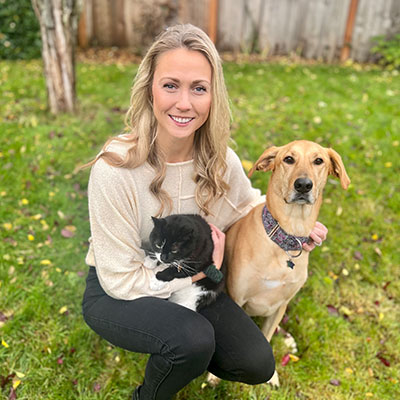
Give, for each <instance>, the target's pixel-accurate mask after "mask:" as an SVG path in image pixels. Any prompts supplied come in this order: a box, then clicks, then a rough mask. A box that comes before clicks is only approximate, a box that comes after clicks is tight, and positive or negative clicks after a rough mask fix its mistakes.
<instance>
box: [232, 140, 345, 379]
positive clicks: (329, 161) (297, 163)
mask: <svg viewBox="0 0 400 400" xmlns="http://www.w3.org/2000/svg"><path fill="white" fill-rule="evenodd" d="M255 170H257V171H272V176H271V179H270V181H269V184H268V190H267V196H266V207H267V209H268V210H269V212H270V214H268V213H267V211H265V209H264V204H261V205H259V206H257V207H255V208H254V209H253V210H252V211H251V212H250V213H249V214H248V215H247V216H246V217H244V218H242V219H241V220H239V221H238V222H237V223H235V224H234V225H233V226H232V227H231V228H230V229H229V230H228V232H227V233H226V246H225V260H226V263H227V266H228V275H227V289H228V293H229V295H230V296H231V297H232V299H233V300H234V301H235V302H236V303H237V304H239V305H240V306H241V307H243V308H244V310H245V311H246V312H247V313H248V314H249V315H250V316H262V317H265V320H264V323H263V326H262V332H263V333H264V335H265V337H266V338H267V339H268V340H271V337H272V335H273V334H274V332H275V330H276V328H277V327H278V325H279V322H280V321H281V319H282V317H283V315H284V313H285V310H286V307H287V305H288V303H289V301H290V300H291V299H292V298H293V296H294V295H295V294H296V293H297V292H298V291H299V290H300V288H301V287H302V286H303V285H304V283H305V281H306V280H307V265H308V252H307V251H302V246H301V243H300V242H304V241H307V240H308V236H309V235H310V232H311V230H312V229H313V228H314V226H315V223H316V221H317V217H318V212H319V208H320V206H321V203H322V192H323V188H324V186H325V183H326V181H327V177H328V175H334V176H337V177H338V178H339V179H340V183H341V185H342V187H343V189H347V187H348V185H349V183H350V179H349V177H348V176H347V173H346V170H345V167H344V165H343V162H342V159H341V157H340V156H339V154H338V153H337V152H336V151H334V150H333V149H328V148H324V147H322V146H320V145H319V144H317V143H314V142H309V141H305V140H299V141H295V142H291V143H289V144H287V145H285V146H282V147H271V148H268V149H266V150H265V151H264V153H263V154H262V155H261V157H260V158H259V159H258V161H257V162H256V163H255V165H254V167H253V168H252V170H251V171H250V172H249V176H251V175H252V174H253V172H254V171H255ZM271 216H272V217H273V218H272V219H271ZM274 220H275V222H276V221H277V222H278V223H279V225H278V226H277V227H276V226H275V225H274ZM279 226H280V228H281V229H279ZM267 229H269V230H270V231H272V232H269V235H268V234H267ZM285 234H287V236H285ZM294 236H295V237H296V238H293V237H294ZM271 238H272V239H271ZM271 381H272V382H271ZM271 381H270V382H271V383H273V384H276V385H279V380H278V377H277V375H276V376H274V377H273V380H271Z"/></svg>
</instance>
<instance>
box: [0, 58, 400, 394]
mask: <svg viewBox="0 0 400 400" xmlns="http://www.w3.org/2000/svg"><path fill="white" fill-rule="evenodd" d="M136 68H137V66H135V65H125V66H124V65H109V66H104V65H93V64H80V65H78V70H77V81H78V99H79V110H78V111H77V112H76V113H75V114H74V115H62V116H57V117H54V116H50V115H49V114H47V113H46V91H45V85H44V80H43V78H42V68H41V63H40V62H39V61H30V62H1V63H0V83H1V91H2V97H1V98H0V118H1V120H2V123H1V132H0V203H1V207H0V221H1V222H0V321H1V322H0V341H1V342H2V344H0V375H1V376H2V377H7V376H8V375H10V374H14V373H15V374H16V375H15V376H14V378H10V382H7V383H6V382H4V383H3V384H1V382H2V381H1V379H0V384H1V385H2V388H1V389H0V397H1V398H2V399H7V398H8V396H9V394H10V390H11V387H12V382H11V380H12V379H13V382H14V385H15V386H16V385H17V384H18V380H20V381H21V382H20V384H19V385H18V387H17V388H16V394H17V398H18V399H51V400H53V399H60V400H61V399H62V400H64V399H128V398H129V396H130V394H131V392H132V390H133V388H134V387H135V386H136V385H137V384H138V383H140V382H141V379H142V376H143V374H144V368H145V365H146V360H147V356H146V355H140V354H132V353H128V352H126V351H123V350H120V349H118V348H115V347H113V346H111V345H109V344H108V343H106V342H105V341H104V340H102V339H100V338H99V337H98V336H97V335H96V334H95V333H93V332H92V331H91V330H90V329H89V328H88V327H86V325H85V324H84V322H83V319H82V317H81V313H80V302H81V297H82V294H83V290H84V279H85V274H86V266H85V264H84V256H85V253H86V251H87V239H88V237H89V223H88V213H87V197H86V185H87V179H88V171H85V172H79V173H74V168H75V167H76V166H78V165H80V164H82V163H85V162H87V161H89V160H90V159H91V158H93V157H94V156H95V155H96V153H97V152H98V151H99V149H100V148H101V145H102V144H103V143H104V141H105V140H106V139H107V138H108V137H109V136H111V135H115V134H118V133H120V132H121V131H122V130H123V116H124V111H125V110H126V108H127V107H128V102H129V91H130V86H131V83H132V79H133V76H134V73H135V71H136ZM225 74H226V80H227V85H228V89H229V92H230V95H231V100H232V109H233V115H234V120H233V127H232V132H233V138H234V140H235V142H236V146H237V147H236V151H237V152H238V154H239V155H240V157H241V158H242V159H243V160H248V161H255V160H256V159H257V158H258V156H259V155H260V153H261V152H262V151H263V149H264V148H265V147H267V146H270V145H272V144H274V145H282V144H284V143H287V142H288V141H291V140H293V139H300V138H305V139H309V140H315V141H317V142H319V143H321V144H322V145H324V146H331V147H333V148H334V149H335V150H337V151H338V152H339V153H340V154H341V155H342V158H343V160H344V163H345V165H346V167H347V171H348V174H349V176H350V178H351V180H352V183H351V186H350V188H349V189H348V190H347V191H344V190H342V189H341V188H340V185H339V184H338V181H337V180H334V179H329V180H328V184H327V186H326V189H325V197H324V198H325V201H324V204H323V207H322V209H321V213H320V217H319V220H320V221H321V222H323V223H324V224H325V225H327V226H328V228H329V237H328V240H327V241H326V242H325V243H324V245H323V247H321V248H317V249H316V250H315V251H313V252H312V254H311V257H310V268H309V269H310V277H309V279H308V281H307V283H306V285H305V286H304V287H303V289H302V290H301V291H300V292H299V294H298V295H297V296H296V297H295V299H294V300H293V301H292V303H291V304H290V307H289V310H288V313H287V318H286V320H285V323H284V324H283V325H282V327H283V328H284V329H286V330H288V331H290V332H291V333H292V334H293V336H294V337H295V338H296V339H297V344H298V347H299V353H298V354H297V356H298V357H299V360H298V361H297V362H294V361H293V360H292V361H290V362H289V363H288V365H286V366H282V365H281V359H282V357H283V356H284V355H285V354H286V353H287V352H288V349H287V348H286V347H285V344H284V341H283V337H282V336H281V335H277V336H276V337H274V339H273V342H272V344H273V349H274V353H275V356H276V360H277V366H278V372H279V374H280V379H281V383H282V387H281V388H280V389H279V390H272V389H270V388H269V387H266V386H265V385H260V386H255V387H251V386H247V385H243V384H240V383H230V382H222V383H221V385H220V386H218V387H217V388H216V389H211V388H209V387H205V388H202V384H203V382H204V380H205V376H202V377H200V378H198V379H196V380H195V381H194V382H192V383H191V384H190V385H188V386H187V387H186V388H185V389H184V390H182V391H181V392H180V393H179V395H178V396H177V398H178V399H179V400H192V399H208V400H211V399H240V400H242V399H243V400H250V399H251V400H253V399H261V400H264V399H271V400H275V399H279V400H283V399H285V400H286V399H357V400H358V399H381V400H382V399H387V400H392V399H395V398H400V387H399V381H400V352H399V349H400V340H399V338H400V329H399V328H400V323H399V321H400V305H399V298H400V297H399V296H400V283H399V279H398V278H399V266H400V259H399V250H398V244H397V242H398V232H399V229H400V226H399V225H400V224H399V221H400V218H399V217H400V211H399V210H400V191H399V175H400V161H399V158H400V157H399V155H400V152H399V150H400V143H399V142H400V76H399V75H398V74H397V73H396V72H388V71H382V70H378V69H375V68H365V67H363V68H361V67H359V66H357V65H356V66H347V67H341V66H326V65H296V64H290V63H281V64H252V65H250V64H246V63H241V64H233V63H226V64H225ZM267 180H268V174H263V173H256V174H254V177H253V183H254V185H255V186H257V187H259V188H261V189H262V190H265V187H266V184H267ZM64 229H67V230H68V229H69V231H70V232H73V236H72V237H64V236H63V234H62V231H63V230H64ZM63 232H65V231H63ZM328 305H329V306H333V307H334V308H331V310H332V311H333V312H329V308H328V307H327V306H328ZM335 310H336V311H337V312H336V313H335V312H334V311H335ZM385 361H387V362H386V364H390V365H389V366H387V365H385V364H384V362H385ZM333 379H336V380H338V381H339V382H340V384H339V385H338V386H335V385H332V384H331V383H330V382H331V380H333Z"/></svg>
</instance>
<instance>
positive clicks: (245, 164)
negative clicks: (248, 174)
mask: <svg viewBox="0 0 400 400" xmlns="http://www.w3.org/2000/svg"><path fill="white" fill-rule="evenodd" d="M242 166H243V168H244V169H245V170H246V171H250V170H251V169H252V168H253V163H252V162H251V161H249V160H242Z"/></svg>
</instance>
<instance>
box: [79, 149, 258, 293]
mask: <svg viewBox="0 0 400 400" xmlns="http://www.w3.org/2000/svg"><path fill="white" fill-rule="evenodd" d="M127 149H128V144H126V143H120V142H116V141H114V142H112V143H111V144H110V146H109V148H108V150H109V151H112V152H115V153H117V154H119V155H121V156H122V157H124V156H125V154H126V151H127ZM227 164H228V168H227V170H226V173H225V180H226V182H227V183H228V184H229V186H230V190H229V191H228V193H227V194H226V195H225V196H224V197H222V198H221V199H219V200H218V201H216V202H215V203H214V204H213V206H212V207H211V210H212V214H213V215H212V216H207V217H206V220H207V221H208V222H211V223H213V224H214V225H216V226H217V227H218V228H219V229H221V230H222V231H226V229H228V228H229V226H230V225H232V224H233V223H234V222H235V221H237V220H238V219H240V218H241V217H243V216H244V215H246V214H247V213H248V212H249V211H250V210H251V209H252V208H253V207H254V206H255V205H257V204H259V203H260V202H262V201H263V197H262V196H261V195H260V191H259V190H256V189H253V188H252V187H251V183H250V181H249V179H248V178H247V177H246V175H245V174H244V171H243V168H242V165H241V162H240V160H239V158H238V156H237V155H236V154H235V153H234V151H233V150H231V149H228V153H227ZM193 176H194V163H193V161H186V162H181V163H174V164H170V163H168V164H167V171H166V177H165V180H164V183H163V186H162V187H163V189H164V190H166V191H167V192H168V194H169V195H170V197H171V199H172V203H173V210H172V212H171V214H193V213H200V210H199V208H198V206H197V204H196V201H195V196H194V193H195V182H194V181H193ZM153 177H154V170H153V169H152V167H150V165H149V164H147V163H145V164H143V165H141V166H139V167H137V168H134V169H127V168H116V167H112V166H110V165H108V164H107V163H106V162H105V161H104V160H102V159H99V160H98V161H97V162H96V163H95V164H94V165H93V167H92V170H91V173H90V179H89V187H88V197H89V215H90V230H91V238H90V239H89V243H90V246H89V251H88V253H87V256H86V263H87V264H88V265H91V266H95V267H96V270H97V275H98V278H99V281H100V284H101V286H102V288H103V289H104V291H105V292H106V293H107V294H108V295H109V296H111V297H113V298H116V299H123V300H133V299H137V298H139V297H143V296H157V297H161V298H168V297H169V296H170V295H171V293H172V292H174V291H176V290H178V289H180V288H183V287H187V286H189V285H191V284H192V281H191V278H190V277H188V278H183V279H174V280H172V281H171V282H169V283H168V284H167V285H166V286H165V287H164V288H163V289H162V290H159V291H157V292H155V291H152V290H151V289H150V288H149V283H150V279H151V278H152V277H153V276H154V274H155V273H156V272H157V271H158V269H153V270H151V269H147V268H145V267H144V266H143V260H144V257H145V254H144V251H143V250H142V249H141V243H142V241H146V240H148V237H149V234H150V232H151V230H152V228H153V222H152V219H151V216H153V215H156V213H157V212H158V210H159V207H160V203H159V202H158V200H157V199H156V198H155V197H154V196H153V195H152V194H151V192H150V190H149V184H150V182H151V181H152V180H153Z"/></svg>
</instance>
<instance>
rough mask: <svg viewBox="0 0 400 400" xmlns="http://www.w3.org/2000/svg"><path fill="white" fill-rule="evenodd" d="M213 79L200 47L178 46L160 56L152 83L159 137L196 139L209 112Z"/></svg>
mask: <svg viewBox="0 0 400 400" xmlns="http://www.w3.org/2000/svg"><path fill="white" fill-rule="evenodd" d="M211 79H212V71H211V66H210V63H209V62H208V60H207V58H206V57H205V56H204V55H203V54H202V53H200V52H198V51H192V50H187V49H184V48H179V49H175V50H169V51H167V52H165V53H162V54H161V55H160V56H159V58H158V60H157V65H156V68H155V71H154V77H153V84H152V93H153V111H154V115H155V117H156V119H157V122H158V126H157V137H158V139H160V140H161V141H162V142H164V143H165V141H166V140H167V141H173V140H176V139H180V140H184V139H186V140H192V141H193V137H194V133H195V131H196V130H197V129H198V128H200V127H201V126H202V125H203V124H204V122H205V121H206V120H207V118H208V114H209V112H210V106H211Z"/></svg>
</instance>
